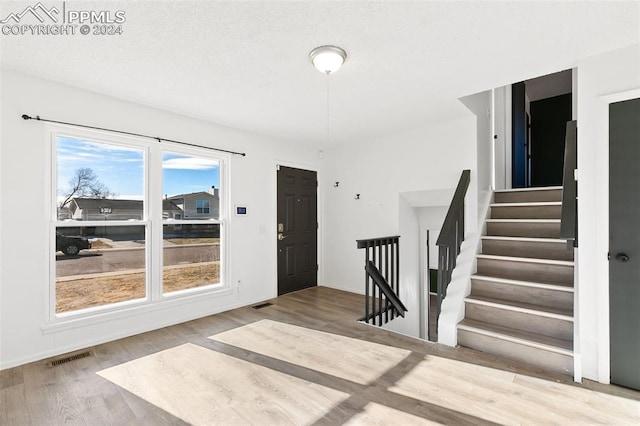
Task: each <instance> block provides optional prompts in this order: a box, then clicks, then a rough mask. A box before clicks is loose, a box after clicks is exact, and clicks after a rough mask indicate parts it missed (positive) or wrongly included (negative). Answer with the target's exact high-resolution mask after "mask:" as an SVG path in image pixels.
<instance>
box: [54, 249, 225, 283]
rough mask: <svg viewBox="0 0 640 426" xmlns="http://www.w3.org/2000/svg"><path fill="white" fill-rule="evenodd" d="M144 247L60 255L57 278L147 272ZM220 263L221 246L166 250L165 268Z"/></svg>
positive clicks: (58, 257) (57, 260) (57, 264)
mask: <svg viewBox="0 0 640 426" xmlns="http://www.w3.org/2000/svg"><path fill="white" fill-rule="evenodd" d="M144 256H145V251H144V249H142V248H132V249H110V250H82V251H81V252H80V254H79V255H78V256H64V255H62V254H60V253H57V254H56V276H57V277H68V276H72V275H84V274H96V273H100V272H114V271H122V270H126V269H143V268H144V263H145V262H144V260H145V259H144ZM214 260H220V245H219V244H197V245H181V246H171V247H165V248H164V265H165V266H169V265H180V264H186V263H199V262H211V261H214Z"/></svg>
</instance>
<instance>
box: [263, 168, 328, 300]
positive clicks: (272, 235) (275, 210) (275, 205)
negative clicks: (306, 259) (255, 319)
mask: <svg viewBox="0 0 640 426" xmlns="http://www.w3.org/2000/svg"><path fill="white" fill-rule="evenodd" d="M279 166H284V167H292V168H294V169H300V170H308V171H310V172H316V179H317V180H318V190H317V191H316V200H317V203H318V209H317V215H318V235H317V237H318V238H317V239H318V244H317V251H316V257H317V259H318V284H317V286H318V287H320V286H322V283H323V282H324V268H323V264H322V210H323V209H322V203H321V201H322V191H321V190H322V179H321V177H320V176H321V173H320V168H319V167H317V166H312V165H309V164H305V163H296V162H292V161H286V160H275V161H274V162H273V187H274V195H273V220H272V223H271V225H269V226H270V227H271V228H270V229H271V231H270V232H268V235H269V238H271V241H272V242H271V253H273V255H274V261H273V264H274V265H275V268H274V272H273V273H274V279H273V289H272V290H271V293H272V295H273V296H272V297H278V229H277V225H276V222H277V218H278V168H279Z"/></svg>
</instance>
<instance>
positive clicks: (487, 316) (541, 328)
mask: <svg viewBox="0 0 640 426" xmlns="http://www.w3.org/2000/svg"><path fill="white" fill-rule="evenodd" d="M465 318H468V319H470V320H475V321H482V322H486V323H489V324H495V325H500V326H508V327H511V328H514V329H517V330H522V331H528V332H530V333H536V334H541V335H543V336H549V337H554V338H556V339H563V340H573V321H567V320H562V319H557V318H549V317H544V316H540V315H534V314H529V313H524V312H518V311H512V310H508V309H500V308H497V307H494V306H486V305H480V304H477V303H468V302H467V303H465Z"/></svg>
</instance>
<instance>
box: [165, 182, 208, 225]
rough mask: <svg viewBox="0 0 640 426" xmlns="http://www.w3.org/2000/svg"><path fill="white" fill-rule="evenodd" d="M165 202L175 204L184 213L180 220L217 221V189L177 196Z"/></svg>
mask: <svg viewBox="0 0 640 426" xmlns="http://www.w3.org/2000/svg"><path fill="white" fill-rule="evenodd" d="M166 200H169V201H171V202H173V203H175V205H177V206H178V207H180V208H181V209H182V211H184V217H182V219H186V220H188V219H217V218H219V217H220V197H219V195H218V188H215V187H211V189H210V190H209V192H205V191H200V192H192V193H190V194H179V195H174V196H172V197H168V198H167V199H166ZM166 200H165V201H166ZM176 219H179V218H176Z"/></svg>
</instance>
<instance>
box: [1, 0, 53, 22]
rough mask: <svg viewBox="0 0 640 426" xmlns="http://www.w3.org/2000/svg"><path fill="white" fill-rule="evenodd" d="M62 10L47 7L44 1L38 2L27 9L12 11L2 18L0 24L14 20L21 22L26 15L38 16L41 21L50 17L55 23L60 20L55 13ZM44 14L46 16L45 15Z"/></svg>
mask: <svg viewBox="0 0 640 426" xmlns="http://www.w3.org/2000/svg"><path fill="white" fill-rule="evenodd" d="M59 13H60V11H59V10H58V9H57V8H55V7H52V8H51V9H47V8H46V7H44V6H43V4H42V3H40V2H38V4H36V5H35V6H28V7H27V8H26V9H25V10H23V11H22V12H20V13H10V14H9V15H7V17H6V18H4V19H2V20H0V24H6V23H7V22H9V21H14V22H15V23H16V24H19V23H20V21H21V20H22V18H23V17H25V15H29V14H31V15H33V16H35V17H36V19H37V20H38V21H40V23H44V22H45V19H46V18H49V19H50V20H52V21H53V22H54V23H57V22H58V18H56V17H55V16H54V14H56V15H57V14H59ZM43 16H44V17H43Z"/></svg>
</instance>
